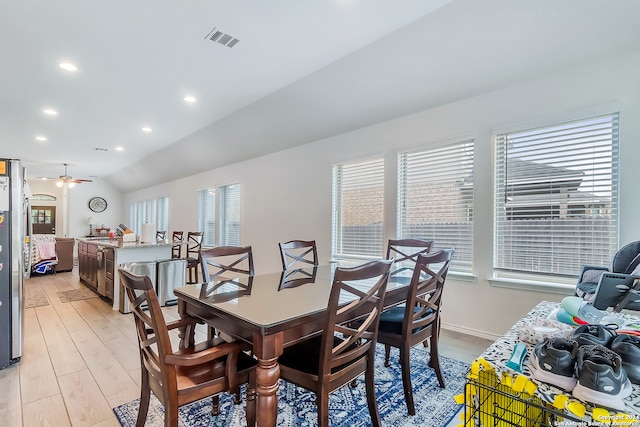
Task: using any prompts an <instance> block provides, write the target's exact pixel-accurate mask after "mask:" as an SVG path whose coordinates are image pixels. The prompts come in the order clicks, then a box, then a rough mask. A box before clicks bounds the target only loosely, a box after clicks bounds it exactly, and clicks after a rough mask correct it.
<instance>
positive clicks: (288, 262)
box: [278, 240, 318, 270]
mask: <svg viewBox="0 0 640 427" xmlns="http://www.w3.org/2000/svg"><path fill="white" fill-rule="evenodd" d="M278 246H279V247H280V258H281V259H282V269H283V270H290V269H292V268H293V267H295V266H297V265H301V264H310V265H318V251H317V249H316V241H315V240H291V241H288V242H284V243H278ZM307 266H308V265H307Z"/></svg>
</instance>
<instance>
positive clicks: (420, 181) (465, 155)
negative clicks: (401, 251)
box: [398, 140, 474, 272]
mask: <svg viewBox="0 0 640 427" xmlns="http://www.w3.org/2000/svg"><path fill="white" fill-rule="evenodd" d="M473 154H474V141H473V140H466V141H462V142H456V143H454V144H449V145H446V146H442V147H438V148H433V149H427V150H420V151H411V152H403V153H400V154H399V155H398V238H399V239H408V238H413V239H425V240H434V243H435V248H436V249H438V248H451V247H453V248H455V253H454V256H453V261H452V270H453V269H455V270H456V271H460V272H471V267H472V244H473Z"/></svg>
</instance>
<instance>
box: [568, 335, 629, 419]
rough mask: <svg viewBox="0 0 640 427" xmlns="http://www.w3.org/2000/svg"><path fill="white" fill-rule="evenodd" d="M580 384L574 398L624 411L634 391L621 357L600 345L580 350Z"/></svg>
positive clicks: (578, 370) (578, 364)
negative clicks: (626, 400)
mask: <svg viewBox="0 0 640 427" xmlns="http://www.w3.org/2000/svg"><path fill="white" fill-rule="evenodd" d="M576 367H577V373H578V384H576V387H575V388H574V389H573V395H574V396H575V397H576V398H577V399H580V400H583V401H586V402H591V403H595V404H596V405H602V406H606V407H609V408H613V409H617V410H624V409H625V404H624V401H623V399H624V398H626V397H629V396H630V395H631V391H632V390H633V387H632V385H631V382H630V381H629V378H628V377H627V373H626V372H625V370H624V368H623V367H622V359H621V358H620V356H618V354H616V353H614V352H613V351H611V350H609V349H608V348H606V347H603V346H601V345H585V346H582V347H580V348H579V349H578V361H577V363H576Z"/></svg>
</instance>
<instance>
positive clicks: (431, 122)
mask: <svg viewBox="0 0 640 427" xmlns="http://www.w3.org/2000/svg"><path fill="white" fill-rule="evenodd" d="M638 69H640V52H637V53H635V54H633V55H629V56H623V57H618V58H614V59H611V60H609V61H607V62H603V63H597V64H590V65H585V66H583V67H580V68H575V69H571V70H566V71H565V72H562V73H557V74H554V75H549V76H543V77H539V78H537V79H535V80H531V81H529V82H526V83H522V84H518V85H514V86H511V87H506V88H503V89H500V90H497V91H495V92H492V93H488V94H485V95H481V96H478V97H475V98H471V99H467V100H464V101H461V102H457V103H454V104H450V105H445V106H442V107H439V108H434V109H431V110H427V111H423V112H420V113H416V114H413V115H409V116H405V117H401V118H398V119H395V120H391V121H388V122H383V123H379V124H377V125H374V126H370V127H367V128H363V129H358V130H355V131H353V132H349V133H346V134H342V135H338V136H335V137H332V138H328V139H325V140H321V141H315V142H312V143H309V144H306V145H303V146H300V147H297V148H294V149H289V150H286V151H282V152H278V153H274V154H271V155H267V156H264V157H260V158H256V159H253V160H249V161H245V162H242V163H239V164H235V165H230V166H226V167H223V168H219V169H215V170H210V171H208V172H204V173H201V174H197V175H193V176H189V177H187V178H183V179H179V180H175V181H172V182H169V183H166V184H163V185H158V186H154V187H150V188H147V189H144V190H140V191H136V192H133V193H130V194H127V195H125V199H124V202H125V205H128V204H129V203H130V202H132V201H136V200H141V199H147V198H151V197H159V196H164V195H168V196H169V199H170V212H169V230H170V231H171V230H184V231H189V230H195V229H196V228H197V197H196V196H197V191H198V190H199V189H203V188H207V187H210V186H214V185H215V186H217V185H224V184H229V183H233V182H240V183H241V184H242V190H241V192H242V201H241V203H242V205H241V206H242V219H241V221H242V226H241V229H242V231H241V232H242V235H241V240H242V244H251V245H252V246H253V250H254V257H255V262H256V271H257V272H258V273H261V272H267V271H273V270H276V269H279V266H280V260H279V254H278V249H277V243H278V242H279V241H285V240H288V239H293V238H298V239H315V240H316V241H317V243H318V249H319V256H320V258H321V259H322V260H323V261H326V260H327V259H328V258H329V256H330V245H331V165H332V163H334V162H341V161H345V160H351V159H359V158H363V157H366V156H371V155H380V154H383V155H384V156H385V159H386V160H385V164H386V167H387V171H386V178H387V190H388V191H387V195H386V197H387V210H386V213H387V218H386V220H385V222H386V231H387V236H386V237H387V238H390V237H394V235H395V171H396V152H397V150H399V149H402V148H406V147H411V146H416V145H425V146H426V145H429V144H430V143H434V142H437V141H439V140H441V139H446V138H450V137H454V136H456V135H472V136H474V137H475V139H476V151H475V152H476V167H475V188H476V193H475V215H474V219H475V241H474V273H475V279H473V280H462V279H460V278H455V277H451V276H450V278H449V279H448V280H447V287H446V294H445V304H446V305H445V309H444V314H443V316H444V322H445V326H446V327H450V328H453V329H458V330H461V331H466V332H469V333H474V334H478V335H485V336H491V335H501V334H502V333H504V332H505V331H506V330H507V329H508V328H509V327H510V326H511V325H512V324H513V323H514V322H515V321H516V320H517V319H519V318H520V317H521V316H522V315H524V314H525V313H526V312H527V311H529V310H530V309H531V308H532V307H533V306H534V305H535V304H536V303H537V302H538V301H540V300H553V301H559V300H560V299H561V298H562V295H560V294H555V293H545V292H540V291H525V290H518V289H513V288H504V287H497V286H492V284H491V283H490V282H489V279H490V278H491V276H492V215H493V213H492V188H493V180H492V140H491V136H492V134H493V133H494V132H495V131H496V130H500V129H505V128H506V127H511V126H515V127H516V129H517V128H519V127H520V126H530V125H531V126H533V125H541V124H547V123H554V122H559V121H563V120H569V119H575V118H580V117H584V116H589V115H593V114H599V113H606V112H612V111H619V112H620V141H621V142H620V145H621V165H620V177H621V182H622V184H621V188H620V190H621V196H620V243H621V244H624V243H626V242H629V241H632V240H638V239H640V224H639V223H637V222H636V221H635V217H634V213H635V212H638V211H639V210H640V198H638V197H637V192H636V191H634V186H635V185H636V181H635V171H636V168H637V167H636V164H637V163H638V160H640V144H639V143H638V141H640V120H638V117H640V79H638V78H637V70H638ZM389 82H390V83H388V84H393V82H392V80H390V81H389ZM318 120H322V118H321V117H318ZM247 126H250V124H247ZM433 237H434V238H435V239H436V242H437V238H438V237H437V236H433ZM576 274H577V272H576Z"/></svg>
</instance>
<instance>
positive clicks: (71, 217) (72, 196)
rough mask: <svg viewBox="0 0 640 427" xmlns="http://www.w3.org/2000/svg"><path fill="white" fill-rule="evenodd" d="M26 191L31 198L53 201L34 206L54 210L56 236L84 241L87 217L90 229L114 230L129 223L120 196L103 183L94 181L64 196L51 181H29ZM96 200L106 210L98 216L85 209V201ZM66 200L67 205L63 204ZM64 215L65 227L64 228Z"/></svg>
mask: <svg viewBox="0 0 640 427" xmlns="http://www.w3.org/2000/svg"><path fill="white" fill-rule="evenodd" d="M29 187H30V188H31V192H32V193H33V194H38V193H42V194H49V195H52V196H55V197H56V199H57V200H56V201H55V202H46V203H45V202H39V201H38V202H35V204H36V205H44V206H51V205H54V206H56V236H58V237H84V236H86V235H87V234H89V224H88V219H89V217H92V218H93V220H92V221H93V223H94V227H100V226H102V224H104V225H105V226H106V227H109V228H115V227H117V226H118V224H120V223H121V222H125V223H127V222H128V221H129V213H128V212H129V211H128V209H127V210H126V211H125V210H124V208H123V204H122V194H121V193H120V192H119V191H118V190H116V189H115V188H114V187H112V186H111V185H110V184H108V183H107V182H105V181H102V180H99V179H96V180H94V181H93V182H91V183H83V184H77V185H76V186H75V187H73V188H69V189H68V190H67V191H68V193H67V195H68V196H65V194H64V191H63V189H61V188H58V187H56V185H55V181H42V180H38V179H34V180H29ZM94 196H99V197H102V198H104V199H105V200H106V201H107V209H106V210H105V211H104V212H101V213H95V212H92V211H91V210H90V209H89V199H91V198H92V197H94ZM65 197H68V202H69V203H68V205H67V204H66V203H65ZM65 215H68V223H67V224H66V227H65V224H64V218H65Z"/></svg>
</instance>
